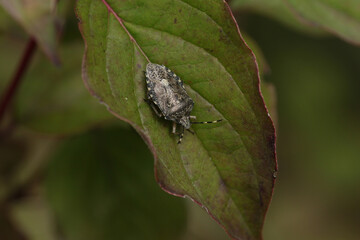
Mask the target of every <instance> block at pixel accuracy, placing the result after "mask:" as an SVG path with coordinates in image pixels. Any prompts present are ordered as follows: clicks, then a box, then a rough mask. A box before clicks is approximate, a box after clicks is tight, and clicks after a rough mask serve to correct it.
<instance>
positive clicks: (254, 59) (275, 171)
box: [223, 0, 278, 239]
mask: <svg viewBox="0 0 360 240" xmlns="http://www.w3.org/2000/svg"><path fill="white" fill-rule="evenodd" d="M223 2H224V4H225V6H226V9H227V10H228V12H229V14H230V16H231V18H232V20H233V22H234V24H235V26H236V29H237V31H238V34H239V36H240V38H241V40H242V41H243V42H244V43H245V46H246V47H247V49H248V50H249V51H250V53H251V55H252V58H253V61H254V63H255V70H256V73H257V82H258V83H257V85H258V87H257V88H258V91H259V94H260V97H261V100H262V102H263V105H264V107H265V110H266V113H267V115H268V117H269V119H270V121H271V126H272V132H273V133H274V145H273V148H274V161H275V169H274V172H273V185H272V186H273V187H272V190H271V196H270V201H269V204H268V205H267V208H266V210H265V214H264V218H263V221H262V226H261V230H262V229H263V228H264V223H265V219H266V215H267V212H268V210H269V207H270V204H271V202H272V197H273V196H274V188H275V184H276V177H277V173H278V161H277V153H276V138H277V136H276V128H275V125H274V122H273V120H272V119H271V117H270V113H269V109H268V108H267V106H266V104H265V100H264V97H263V95H262V93H261V90H260V89H261V88H260V81H261V79H260V71H259V64H258V62H257V60H256V56H255V53H254V52H253V50H251V48H250V47H249V45H248V44H247V43H246V41H245V39H244V38H243V36H242V34H241V31H240V28H239V25H238V24H237V21H236V19H235V16H234V14H233V12H232V11H231V8H230V6H229V4H228V3H227V2H226V0H223ZM260 238H261V239H263V235H262V231H261V233H260Z"/></svg>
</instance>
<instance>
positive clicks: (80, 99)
mask: <svg viewBox="0 0 360 240" xmlns="http://www.w3.org/2000/svg"><path fill="white" fill-rule="evenodd" d="M83 48H84V47H83V43H82V42H81V41H79V40H77V41H75V40H74V41H72V42H71V43H67V44H63V45H62V46H61V50H60V56H61V58H62V59H64V61H63V64H62V65H61V67H55V66H53V65H52V64H51V63H50V62H49V61H47V60H46V58H44V56H42V55H39V54H38V55H37V56H36V58H35V59H33V62H32V66H31V67H30V69H29V70H28V72H27V74H26V76H25V78H24V80H23V81H24V82H23V84H22V85H21V87H20V88H19V92H18V96H19V97H18V98H17V101H16V103H17V104H16V115H15V120H16V121H18V122H19V123H20V124H21V125H24V126H26V127H28V128H30V129H32V130H34V131H37V132H41V133H47V134H60V135H65V134H71V133H77V132H80V131H86V130H87V129H89V128H91V127H92V126H94V125H97V124H99V123H101V122H104V121H105V120H113V119H114V117H113V116H112V115H111V114H110V113H108V111H106V108H105V106H103V105H100V104H99V101H98V100H97V99H95V98H94V97H92V96H91V95H90V94H89V92H88V91H87V90H86V89H85V87H84V84H83V82H82V80H81V70H80V69H81V60H82V53H83ZM44 99H46V101H44Z"/></svg>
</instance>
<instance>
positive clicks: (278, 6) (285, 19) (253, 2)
mask: <svg viewBox="0 0 360 240" xmlns="http://www.w3.org/2000/svg"><path fill="white" fill-rule="evenodd" d="M230 5H231V9H233V10H234V11H239V10H242V11H251V12H256V13H259V14H262V15H265V16H268V17H271V18H273V19H275V20H278V21H280V22H282V23H284V24H285V25H287V26H289V27H291V28H293V29H296V30H299V31H301V32H306V33H310V34H323V33H325V32H324V31H323V30H321V29H320V28H319V27H317V26H309V25H304V24H303V23H302V22H299V20H298V19H297V18H296V16H294V14H293V12H292V11H291V10H290V9H289V8H288V7H287V5H286V4H285V2H284V0H232V1H231V2H230Z"/></svg>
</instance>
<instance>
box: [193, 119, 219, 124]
mask: <svg viewBox="0 0 360 240" xmlns="http://www.w3.org/2000/svg"><path fill="white" fill-rule="evenodd" d="M221 121H222V119H219V120H215V121H209V122H190V123H191V124H207V123H218V122H221Z"/></svg>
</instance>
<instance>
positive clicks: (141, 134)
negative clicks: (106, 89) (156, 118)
mask: <svg viewBox="0 0 360 240" xmlns="http://www.w3.org/2000/svg"><path fill="white" fill-rule="evenodd" d="M77 1H79V0H77ZM222 1H223V3H224V5H225V7H226V10H227V11H228V13H229V14H230V16H231V18H232V20H233V22H234V24H235V26H236V29H237V32H238V34H239V36H240V38H241V40H242V41H243V42H244V43H245V46H246V47H247V49H248V51H250V53H251V55H252V58H253V61H254V63H255V71H256V73H257V86H258V87H257V88H258V92H259V94H260V97H261V99H262V102H263V105H264V107H265V110H266V113H267V115H268V117H269V119H270V122H271V126H272V132H273V133H274V145H273V148H274V158H275V159H274V160H275V169H274V175H273V176H274V177H273V184H272V186H273V187H272V191H271V196H270V201H269V204H268V206H267V208H266V211H265V214H264V218H263V221H262V226H261V230H262V229H263V225H264V222H265V218H266V214H267V211H268V209H269V206H270V204H271V201H272V197H273V193H274V187H275V183H276V175H277V172H278V162H277V153H276V131H275V126H274V122H273V121H272V119H271V117H270V114H269V110H268V108H267V107H266V104H265V101H264V97H263V95H262V93H261V91H260V72H259V66H258V63H257V60H256V56H255V54H254V52H253V51H252V50H251V49H250V47H249V46H248V44H247V43H246V42H245V40H244V38H243V36H242V34H241V31H240V28H239V25H238V24H237V22H236V19H235V17H234V14H233V13H232V11H231V8H230V6H229V4H228V3H227V2H226V0H222ZM102 2H103V3H104V5H105V6H106V8H107V10H108V11H109V12H110V13H111V14H113V15H114V17H115V18H116V19H117V20H118V21H119V24H120V25H121V26H122V28H123V29H124V30H125V32H126V33H127V35H128V36H129V38H130V40H131V41H132V42H133V43H134V44H135V45H136V46H137V47H138V49H139V51H140V52H141V53H142V55H143V56H144V57H145V58H146V60H147V61H148V62H150V60H149V58H148V57H147V56H146V54H145V53H144V52H143V50H142V49H141V47H140V46H139V45H138V43H137V42H136V40H135V39H134V38H133V37H132V35H131V34H130V33H129V31H128V30H127V29H126V27H125V25H124V23H123V20H122V19H121V18H120V17H119V16H118V15H117V14H116V13H115V12H114V10H113V9H112V8H111V6H110V5H109V4H108V3H107V2H106V0H102ZM75 15H76V17H77V19H78V27H79V31H80V33H81V36H82V38H83V40H84V45H85V47H84V56H83V61H82V67H81V69H82V71H81V73H82V74H81V75H82V80H83V83H84V85H85V88H86V89H87V90H88V91H89V92H90V94H91V95H92V96H94V97H95V98H97V99H98V101H99V103H100V104H103V105H104V106H105V107H106V109H107V110H108V111H109V112H110V113H111V114H113V115H114V116H115V117H117V118H119V119H120V120H122V121H124V122H126V123H128V124H130V125H131V126H132V127H133V128H134V129H135V130H136V132H137V133H138V134H139V135H140V136H141V138H142V139H143V140H144V142H145V143H146V145H147V146H148V148H149V150H150V151H151V153H152V154H153V156H154V177H155V180H156V182H157V183H158V185H159V186H160V188H161V189H162V190H163V191H164V192H166V193H168V194H170V195H173V196H176V197H181V198H186V197H187V198H189V199H190V200H191V201H193V202H194V203H196V204H198V205H199V206H200V207H201V208H203V209H205V211H206V212H207V213H208V214H209V215H210V217H211V218H212V219H213V220H214V221H215V222H216V223H217V224H219V226H220V227H221V228H222V229H223V230H224V231H225V232H226V234H227V235H228V236H229V237H230V238H231V239H233V240H239V237H237V236H233V235H232V234H231V233H230V232H228V230H227V229H226V228H225V226H223V225H222V224H221V223H220V221H219V220H218V219H217V218H216V217H215V216H214V215H213V214H212V213H211V212H210V211H209V209H208V208H207V207H206V206H205V205H203V204H201V203H200V202H198V201H196V200H195V199H193V198H192V197H190V196H188V195H186V194H179V193H177V192H176V191H175V190H172V189H170V188H169V187H168V186H166V185H165V184H163V183H162V182H161V181H160V179H159V176H158V171H157V168H156V166H157V164H158V161H159V159H158V155H157V153H156V150H155V147H154V145H153V144H152V142H151V139H150V138H149V137H148V136H147V135H146V133H145V132H144V131H143V130H142V129H141V128H139V127H138V126H137V125H136V124H135V123H133V122H132V121H130V120H129V119H126V118H124V117H122V116H120V115H118V114H117V113H116V112H115V111H113V110H112V109H111V108H110V106H109V105H107V104H106V103H105V102H104V101H103V100H102V99H101V97H100V96H98V95H97V94H96V93H95V91H94V90H93V89H91V87H90V86H89V84H88V83H87V79H88V76H87V73H86V66H85V65H86V56H87V48H88V46H87V42H86V39H85V37H84V33H83V29H82V26H81V23H82V22H81V19H80V17H79V13H78V12H77V8H76V7H75ZM260 239H263V236H262V231H261V232H260Z"/></svg>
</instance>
